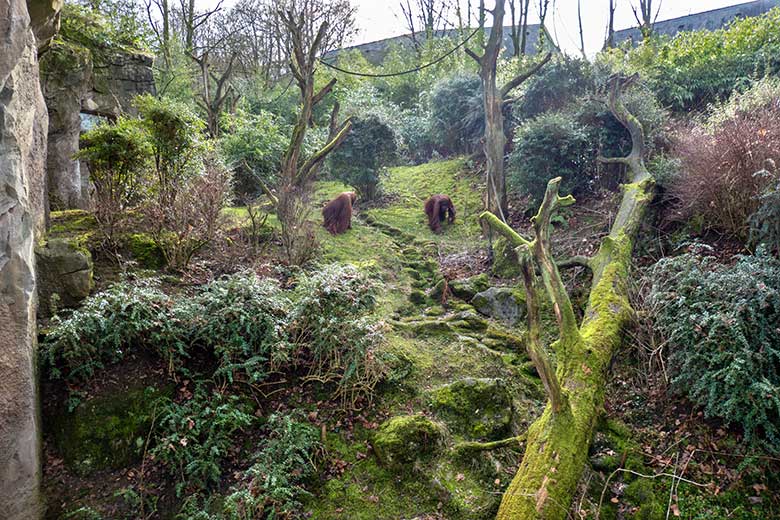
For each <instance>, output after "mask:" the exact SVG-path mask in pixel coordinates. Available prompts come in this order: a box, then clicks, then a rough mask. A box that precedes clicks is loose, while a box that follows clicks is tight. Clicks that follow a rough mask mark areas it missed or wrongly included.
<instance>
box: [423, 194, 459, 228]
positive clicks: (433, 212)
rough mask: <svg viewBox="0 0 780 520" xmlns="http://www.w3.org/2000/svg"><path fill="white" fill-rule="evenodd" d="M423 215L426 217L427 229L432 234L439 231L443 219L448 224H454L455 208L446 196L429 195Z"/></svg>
mask: <svg viewBox="0 0 780 520" xmlns="http://www.w3.org/2000/svg"><path fill="white" fill-rule="evenodd" d="M425 214H426V215H428V227H430V228H431V231H433V232H434V233H438V232H439V231H441V223H442V222H444V219H447V222H448V223H450V224H452V223H453V222H455V206H454V205H453V204H452V201H451V200H450V198H449V197H448V196H446V195H441V194H439V195H431V197H430V198H429V199H428V200H426V201H425Z"/></svg>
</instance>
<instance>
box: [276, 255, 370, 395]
mask: <svg viewBox="0 0 780 520" xmlns="http://www.w3.org/2000/svg"><path fill="white" fill-rule="evenodd" d="M377 289H378V288H377V286H376V285H375V284H374V283H372V281H371V280H370V279H369V278H368V277H367V276H366V275H365V274H364V273H363V272H361V271H360V270H359V269H357V268H356V267H353V266H349V265H338V264H332V265H329V266H325V267H323V268H321V269H318V270H317V271H316V272H315V273H313V274H311V275H309V276H305V277H303V278H302V279H301V280H300V284H299V286H298V287H297V289H296V293H297V299H296V301H295V306H294V310H293V312H292V314H291V323H290V339H291V341H292V342H293V344H294V345H295V347H296V364H298V365H303V366H306V367H308V371H309V378H311V379H313V380H317V381H320V382H324V383H325V382H336V383H337V393H338V394H340V395H341V396H342V397H345V398H347V397H349V398H354V397H356V396H358V395H369V394H370V392H371V390H372V389H373V387H374V385H375V384H376V383H377V382H378V381H379V380H380V379H381V378H382V376H383V375H384V370H385V368H384V365H383V363H382V362H381V360H379V359H377V358H376V357H375V352H374V349H375V347H376V345H377V344H378V343H379V342H380V341H381V339H382V333H381V327H380V324H378V323H376V322H375V320H373V319H372V318H371V317H369V316H368V314H369V313H370V312H371V311H373V310H374V308H375V306H376V294H377Z"/></svg>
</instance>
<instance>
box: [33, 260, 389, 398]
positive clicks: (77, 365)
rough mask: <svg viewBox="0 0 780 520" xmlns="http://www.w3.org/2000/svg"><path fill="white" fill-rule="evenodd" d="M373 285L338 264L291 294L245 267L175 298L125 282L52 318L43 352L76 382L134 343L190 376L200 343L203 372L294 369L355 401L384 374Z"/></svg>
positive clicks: (253, 378) (259, 375) (258, 377)
mask: <svg viewBox="0 0 780 520" xmlns="http://www.w3.org/2000/svg"><path fill="white" fill-rule="evenodd" d="M377 290H378V288H377V286H376V285H375V284H374V283H372V282H371V280H370V279H369V278H368V276H367V275H365V274H364V273H362V272H361V271H360V270H358V269H357V268H355V267H352V266H341V265H330V266H325V267H322V268H321V269H320V270H318V271H317V272H316V273H313V274H311V275H302V276H301V278H300V279H299V280H298V287H297V288H296V289H295V290H294V291H283V290H281V289H280V288H279V286H278V284H277V283H276V282H274V281H271V280H267V279H258V278H257V277H256V276H255V275H254V274H251V273H250V274H245V273H243V274H236V275H233V276H228V277H224V278H222V279H219V280H215V281H213V282H211V283H209V284H206V285H203V286H201V287H199V288H198V289H197V290H196V291H194V292H193V293H190V294H181V295H177V296H169V295H166V294H165V293H163V292H162V291H160V290H159V289H158V288H156V287H154V286H152V285H132V284H129V283H122V284H117V285H115V286H113V287H111V288H110V289H108V290H107V291H104V292H101V293H98V294H96V295H94V296H91V297H90V298H88V299H87V300H86V302H85V304H84V306H83V307H82V308H81V309H79V310H77V311H75V312H74V313H73V314H72V315H71V316H70V317H68V318H67V319H64V320H61V319H57V318H55V323H54V327H53V329H52V331H51V332H50V333H48V334H47V335H46V337H45V338H44V339H43V341H42V342H41V357H42V361H43V365H44V367H45V368H46V371H47V373H48V375H49V377H51V378H60V377H62V378H64V379H65V380H66V381H68V382H69V383H71V384H79V383H84V382H87V381H89V380H90V379H92V378H93V377H94V376H95V373H96V372H97V371H99V370H101V369H103V368H104V367H106V366H107V365H109V364H113V363H117V362H119V361H121V360H123V359H125V357H126V356H127V355H128V354H129V353H131V352H133V351H134V350H136V349H139V348H146V349H148V350H149V351H150V352H152V353H156V354H157V355H159V356H160V357H162V358H163V359H164V360H166V361H167V362H168V363H169V366H170V367H171V368H172V369H174V370H177V371H181V372H184V373H188V372H189V371H190V369H191V368H192V367H189V366H187V365H186V364H185V361H187V359H188V358H190V357H192V356H194V354H195V352H196V349H202V350H205V351H206V352H207V353H208V354H209V355H213V356H214V357H215V358H216V365H215V366H213V367H212V369H211V372H210V374H209V376H210V377H215V378H218V379H223V378H224V379H225V380H227V381H229V382H232V381H234V380H242V381H249V382H251V383H256V382H260V381H263V380H265V379H266V378H267V377H268V375H269V373H270V372H272V371H282V370H292V369H294V368H295V367H299V368H303V369H304V370H305V371H306V372H307V373H308V375H309V377H310V378H311V379H314V380H317V381H320V382H322V383H328V382H332V383H334V384H335V385H336V389H335V393H336V394H338V395H340V396H343V397H354V396H356V395H358V394H365V393H369V392H370V391H371V390H372V389H373V386H374V385H375V384H376V383H377V382H378V381H379V380H380V379H381V378H382V377H383V376H384V374H385V366H384V363H383V362H382V361H381V360H379V359H377V358H376V357H375V356H374V349H375V348H376V345H377V344H378V343H379V342H380V341H381V340H382V330H381V327H380V325H379V324H378V323H377V322H376V320H375V319H373V318H372V317H371V312H372V311H373V310H374V308H375V305H376V293H377ZM197 366H202V365H197Z"/></svg>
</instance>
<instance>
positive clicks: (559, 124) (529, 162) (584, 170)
mask: <svg viewBox="0 0 780 520" xmlns="http://www.w3.org/2000/svg"><path fill="white" fill-rule="evenodd" d="M594 156H595V151H594V150H593V148H592V145H591V142H590V139H589V135H588V129H587V128H586V127H585V126H583V125H582V124H580V123H578V122H577V121H576V120H575V119H574V118H573V117H571V116H570V115H568V114H565V113H560V112H553V113H547V114H543V115H541V116H539V117H537V118H535V119H532V120H530V121H528V122H526V123H524V124H523V125H521V126H520V127H518V129H517V131H516V133H515V141H514V150H513V151H512V154H511V155H510V158H509V169H508V170H509V171H508V181H509V182H508V184H509V186H510V188H511V189H513V190H515V191H518V192H521V193H529V194H530V195H531V196H532V197H533V199H534V201H536V202H539V201H541V200H542V199H543V198H544V192H545V190H546V189H547V182H548V181H549V180H550V179H553V178H555V177H559V176H560V177H563V183H562V192H563V193H575V192H578V191H581V190H584V189H585V188H587V187H588V184H589V183H590V181H591V179H592V175H591V165H592V163H593V160H594Z"/></svg>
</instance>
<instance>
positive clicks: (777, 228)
mask: <svg viewBox="0 0 780 520" xmlns="http://www.w3.org/2000/svg"><path fill="white" fill-rule="evenodd" d="M767 166H768V167H769V168H768V169H767V168H765V169H763V170H761V171H759V172H756V174H755V175H757V176H762V177H767V181H768V184H767V187H766V189H765V190H764V192H763V193H762V194H761V195H760V196H759V197H758V210H756V212H755V213H753V214H752V215H751V216H750V241H751V242H752V243H753V244H754V245H755V244H764V245H765V246H766V247H767V248H768V249H769V250H770V251H772V252H774V253H775V254H777V255H780V170H778V169H777V168H776V167H775V166H774V162H771V163H769V164H767Z"/></svg>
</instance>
